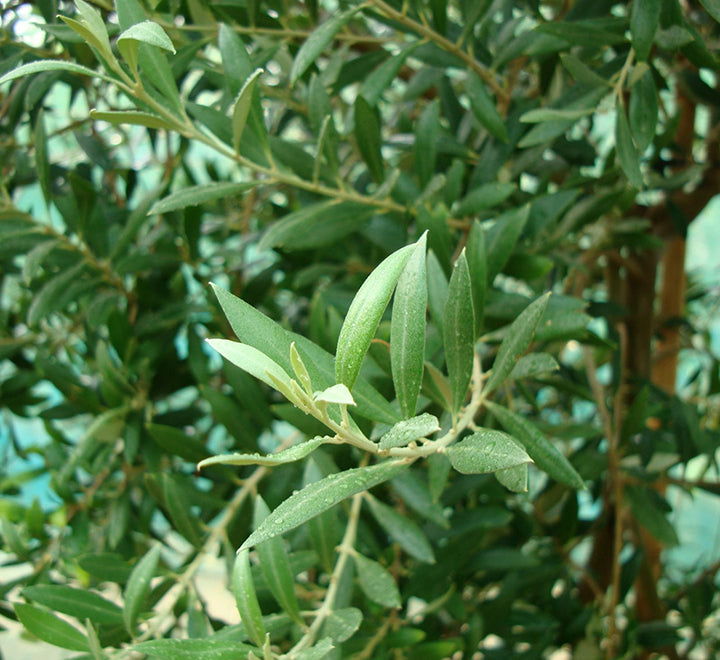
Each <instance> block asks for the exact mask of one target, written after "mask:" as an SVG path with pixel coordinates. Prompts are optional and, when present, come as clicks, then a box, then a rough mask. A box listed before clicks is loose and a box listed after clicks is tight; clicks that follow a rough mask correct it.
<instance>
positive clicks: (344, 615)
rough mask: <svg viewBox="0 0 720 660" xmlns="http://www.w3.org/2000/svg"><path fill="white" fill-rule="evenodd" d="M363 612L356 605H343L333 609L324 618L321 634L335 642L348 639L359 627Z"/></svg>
mask: <svg viewBox="0 0 720 660" xmlns="http://www.w3.org/2000/svg"><path fill="white" fill-rule="evenodd" d="M362 620H363V614H362V612H361V611H360V610H359V609H358V608H357V607H344V608H342V609H340V610H335V611H333V612H332V613H331V614H330V616H329V617H328V618H327V619H326V621H325V625H324V627H323V634H325V635H327V636H328V637H330V638H332V640H333V641H334V642H335V643H340V642H344V641H346V640H348V639H350V638H351V637H352V636H353V635H354V634H355V633H356V632H357V629H358V628H359V627H360V624H361V623H362Z"/></svg>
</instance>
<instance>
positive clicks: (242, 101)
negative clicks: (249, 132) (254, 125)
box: [232, 69, 262, 151]
mask: <svg viewBox="0 0 720 660" xmlns="http://www.w3.org/2000/svg"><path fill="white" fill-rule="evenodd" d="M260 74H262V69H256V70H255V71H253V73H252V74H251V75H250V77H249V78H248V79H247V80H246V81H245V84H244V85H243V86H242V88H241V89H240V92H238V95H237V98H236V99H235V103H234V104H233V111H232V129H233V147H235V151H237V150H238V148H239V146H240V139H241V138H242V134H243V130H244V129H245V124H246V123H247V118H248V114H250V107H251V105H252V98H253V91H254V90H255V83H256V82H257V79H258V78H259V77H260Z"/></svg>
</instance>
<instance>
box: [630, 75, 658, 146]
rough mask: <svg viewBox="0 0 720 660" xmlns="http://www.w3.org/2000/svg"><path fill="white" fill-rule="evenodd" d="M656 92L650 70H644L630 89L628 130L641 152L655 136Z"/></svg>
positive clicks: (656, 116)
mask: <svg viewBox="0 0 720 660" xmlns="http://www.w3.org/2000/svg"><path fill="white" fill-rule="evenodd" d="M658 114H659V107H658V93H657V90H656V89H655V81H654V80H653V75H652V72H651V71H646V72H645V73H644V74H643V75H642V76H641V77H640V78H639V80H638V81H637V82H636V83H635V84H634V85H633V86H632V89H631V90H630V102H629V104H628V115H629V119H630V130H631V131H632V136H633V138H634V139H635V144H636V145H637V148H638V151H639V152H640V153H641V154H642V153H644V151H645V150H646V149H647V148H648V147H649V146H650V144H651V143H652V141H653V138H654V137H655V130H656V129H657V122H658Z"/></svg>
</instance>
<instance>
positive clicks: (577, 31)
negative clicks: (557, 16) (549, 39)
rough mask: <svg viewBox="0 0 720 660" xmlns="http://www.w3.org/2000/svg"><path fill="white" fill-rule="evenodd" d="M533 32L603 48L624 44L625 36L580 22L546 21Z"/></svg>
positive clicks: (572, 42) (573, 42)
mask: <svg viewBox="0 0 720 660" xmlns="http://www.w3.org/2000/svg"><path fill="white" fill-rule="evenodd" d="M535 31H536V32H543V33H545V34H551V35H552V36H554V37H557V38H558V39H563V40H565V41H567V42H568V43H571V44H578V45H581V46H586V47H595V48H603V47H606V46H613V45H617V44H622V43H625V42H626V40H625V35H624V34H622V33H620V32H611V31H610V30H603V29H600V28H598V27H597V26H596V25H592V24H588V23H583V22H580V21H548V22H545V23H542V24H541V25H539V26H538V27H536V28H535Z"/></svg>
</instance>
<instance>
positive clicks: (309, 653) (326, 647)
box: [297, 637, 335, 660]
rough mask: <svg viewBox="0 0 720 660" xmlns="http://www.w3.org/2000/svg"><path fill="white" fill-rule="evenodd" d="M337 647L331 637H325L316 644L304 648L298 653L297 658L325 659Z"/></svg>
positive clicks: (301, 659)
mask: <svg viewBox="0 0 720 660" xmlns="http://www.w3.org/2000/svg"><path fill="white" fill-rule="evenodd" d="M334 648H335V646H334V645H333V640H332V639H331V638H330V637H324V638H323V639H321V640H320V641H319V642H318V643H317V644H315V646H313V647H311V648H309V649H303V650H302V651H300V652H299V653H298V654H297V660H325V659H326V658H327V657H329V655H330V652H331V651H332V650H333V649H334Z"/></svg>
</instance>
